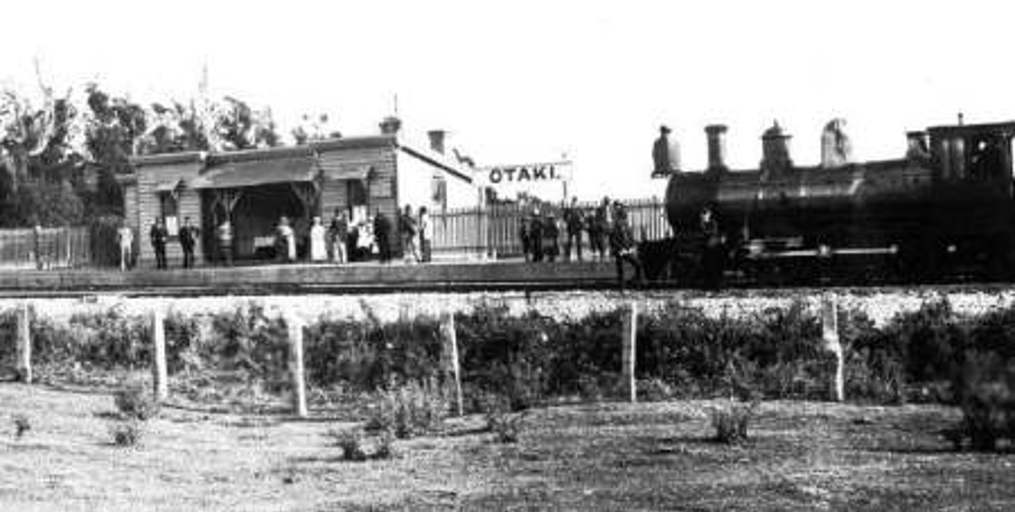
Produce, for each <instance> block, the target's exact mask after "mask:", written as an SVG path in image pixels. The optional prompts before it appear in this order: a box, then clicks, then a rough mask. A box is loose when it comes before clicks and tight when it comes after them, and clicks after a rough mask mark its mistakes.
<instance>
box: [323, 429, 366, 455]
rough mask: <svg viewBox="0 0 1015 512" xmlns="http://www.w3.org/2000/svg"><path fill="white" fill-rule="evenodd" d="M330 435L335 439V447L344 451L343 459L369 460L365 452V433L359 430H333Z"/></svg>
mask: <svg viewBox="0 0 1015 512" xmlns="http://www.w3.org/2000/svg"><path fill="white" fill-rule="evenodd" d="M329 434H330V435H331V436H332V438H334V440H335V445H336V446H338V447H339V448H341V449H342V458H343V459H345V460H350V461H363V460H366V459H367V455H366V452H364V451H363V446H362V444H363V433H362V432H361V431H360V430H359V429H357V428H351V429H343V430H333V431H331V432H329Z"/></svg>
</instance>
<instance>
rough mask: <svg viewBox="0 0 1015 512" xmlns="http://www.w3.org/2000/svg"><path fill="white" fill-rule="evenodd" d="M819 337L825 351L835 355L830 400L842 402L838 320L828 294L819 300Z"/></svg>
mask: <svg viewBox="0 0 1015 512" xmlns="http://www.w3.org/2000/svg"><path fill="white" fill-rule="evenodd" d="M821 337H822V339H823V340H824V342H825V349H826V350H829V351H831V352H832V353H834V354H835V375H834V377H833V378H832V399H833V400H835V401H836V402H842V401H843V400H845V399H846V391H845V375H844V373H845V372H844V368H843V366H844V363H845V361H844V360H843V354H842V343H840V342H839V318H838V307H837V306H836V301H835V296H834V295H831V294H828V295H825V296H824V297H822V300H821Z"/></svg>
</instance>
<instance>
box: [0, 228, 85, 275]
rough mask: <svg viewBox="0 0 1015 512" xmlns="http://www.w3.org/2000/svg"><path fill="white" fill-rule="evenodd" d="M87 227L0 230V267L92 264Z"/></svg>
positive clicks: (35, 267)
mask: <svg viewBox="0 0 1015 512" xmlns="http://www.w3.org/2000/svg"><path fill="white" fill-rule="evenodd" d="M91 246H92V244H91V233H90V232H89V229H88V228H87V227H58V228H42V229H39V230H38V231H36V230H34V229H31V228H28V229H3V230H0V267H2V268H4V269H48V268H70V267H80V266H86V265H90V264H92V262H93V261H94V259H93V254H92V252H93V251H92V247H91Z"/></svg>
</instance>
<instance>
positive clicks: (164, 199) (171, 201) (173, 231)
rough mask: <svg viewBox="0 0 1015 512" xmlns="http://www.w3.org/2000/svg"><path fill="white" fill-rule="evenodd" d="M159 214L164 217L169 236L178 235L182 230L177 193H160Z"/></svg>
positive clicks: (163, 220)
mask: <svg viewBox="0 0 1015 512" xmlns="http://www.w3.org/2000/svg"><path fill="white" fill-rule="evenodd" d="M159 212H160V213H159V216H160V217H162V222H163V225H164V226H166V231H168V232H169V236H177V235H178V234H179V232H180V224H179V206H178V205H177V199H176V194H175V193H173V192H160V193H159Z"/></svg>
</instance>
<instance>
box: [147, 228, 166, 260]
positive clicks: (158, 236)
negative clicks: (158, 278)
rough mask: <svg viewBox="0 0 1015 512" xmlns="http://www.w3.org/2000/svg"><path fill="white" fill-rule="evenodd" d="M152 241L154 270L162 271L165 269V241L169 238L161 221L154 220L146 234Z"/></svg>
mask: <svg viewBox="0 0 1015 512" xmlns="http://www.w3.org/2000/svg"><path fill="white" fill-rule="evenodd" d="M148 235H149V237H150V238H151V241H152V249H154V250H155V268H157V269H160V270H161V269H164V268H167V267H166V239H168V238H169V232H168V231H166V226H165V225H164V224H162V219H159V220H156V221H155V222H154V223H153V224H152V229H151V231H149V233H148Z"/></svg>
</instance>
